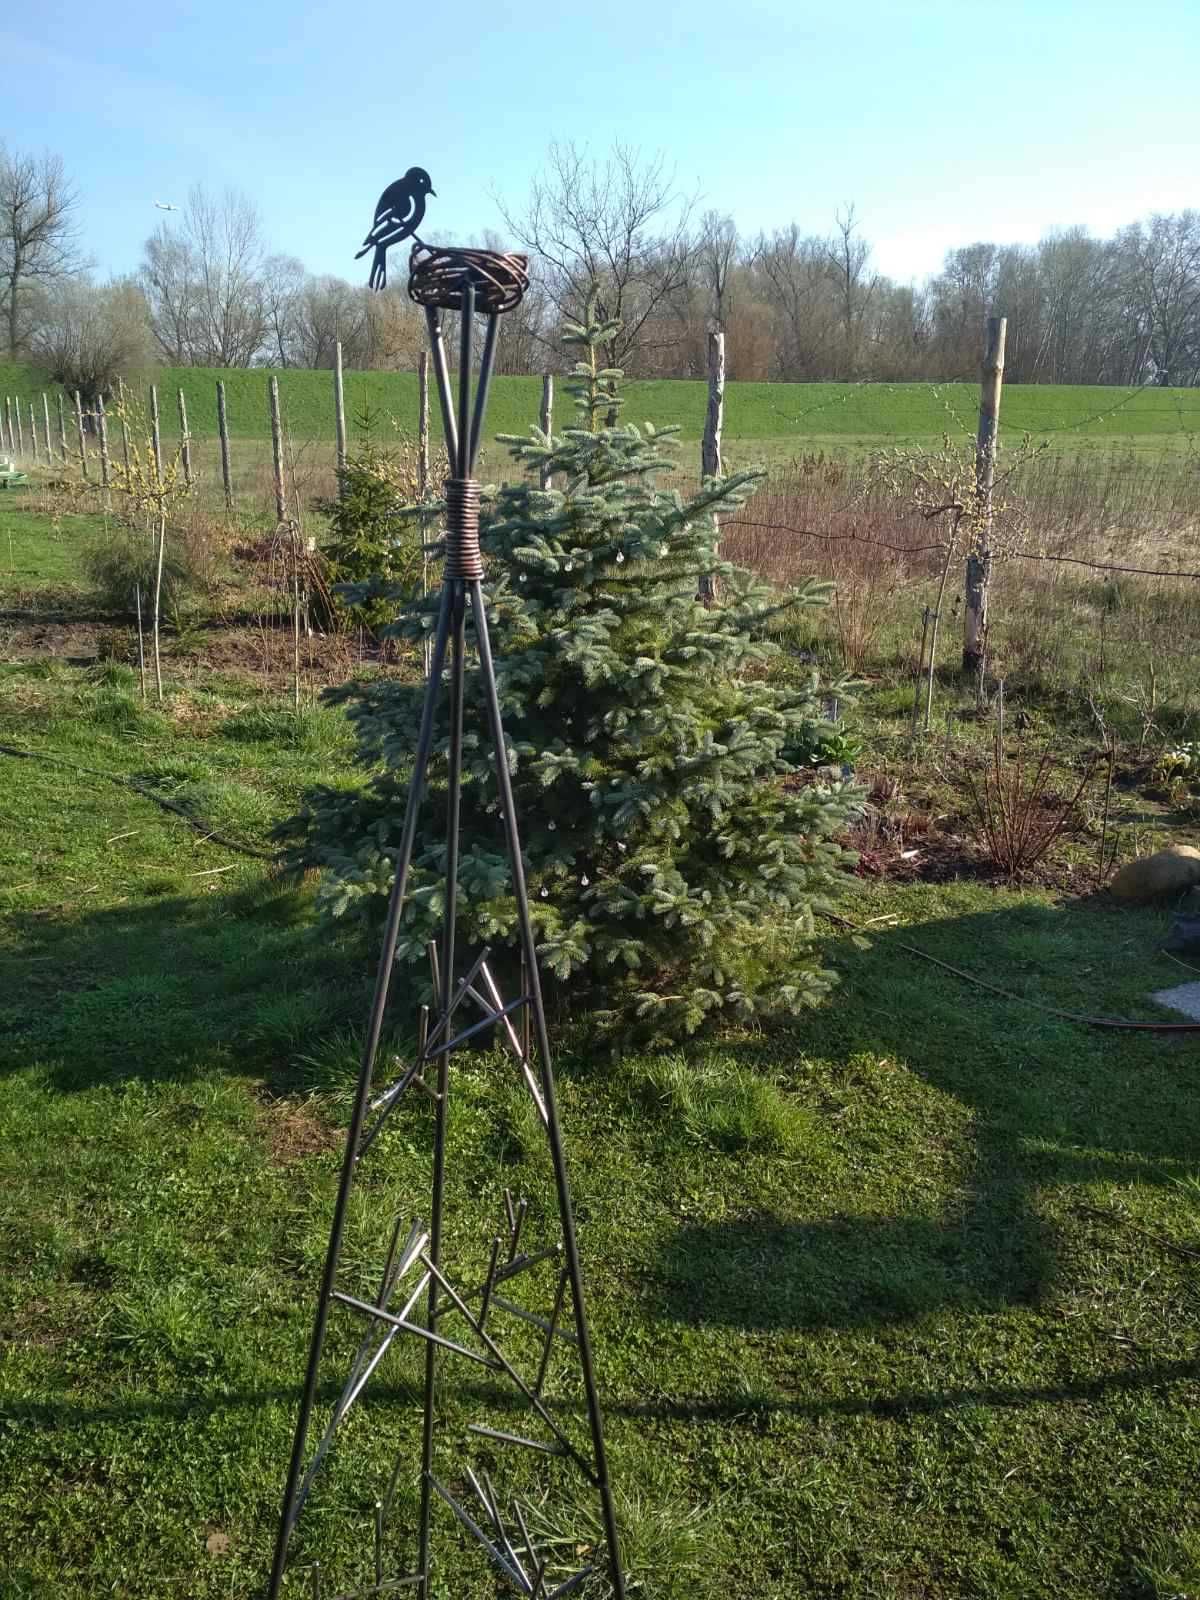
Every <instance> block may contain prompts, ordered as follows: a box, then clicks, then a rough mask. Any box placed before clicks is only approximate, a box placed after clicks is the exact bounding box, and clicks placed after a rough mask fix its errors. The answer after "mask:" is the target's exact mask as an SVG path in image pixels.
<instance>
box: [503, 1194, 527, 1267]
mask: <svg viewBox="0 0 1200 1600" xmlns="http://www.w3.org/2000/svg"><path fill="white" fill-rule="evenodd" d="M528 1210H529V1201H528V1200H522V1201H521V1203H520V1205H519V1206H518V1207H517V1219H516V1221H515V1222H514V1223H513V1227H512V1233H511V1234H510V1236H509V1240H508V1259H509V1260H510V1261H514V1260H515V1259H516V1255H517V1246H518V1244H520V1242H521V1229H522V1228H523V1227H524V1226H525V1214H526V1212H527V1211H528Z"/></svg>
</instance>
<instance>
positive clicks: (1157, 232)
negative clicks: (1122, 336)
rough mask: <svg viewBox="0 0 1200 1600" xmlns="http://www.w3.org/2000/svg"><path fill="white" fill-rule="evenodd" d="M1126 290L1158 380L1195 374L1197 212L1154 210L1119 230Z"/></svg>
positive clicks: (1199, 354)
mask: <svg viewBox="0 0 1200 1600" xmlns="http://www.w3.org/2000/svg"><path fill="white" fill-rule="evenodd" d="M1117 243H1118V246H1119V248H1120V251H1121V254H1122V257H1123V259H1124V264H1125V278H1126V294H1127V297H1128V300H1129V302H1130V305H1131V308H1132V309H1133V310H1134V312H1135V314H1136V315H1137V318H1138V321H1139V324H1140V327H1141V329H1142V332H1143V334H1144V336H1145V342H1146V346H1147V354H1148V357H1149V360H1150V362H1151V363H1152V364H1153V375H1154V381H1155V382H1156V383H1159V384H1189V385H1190V384H1194V383H1196V382H1197V379H1198V378H1200V212H1197V211H1180V212H1179V213H1178V214H1176V215H1174V216H1163V215H1155V216H1152V217H1151V218H1150V219H1149V221H1148V222H1144V223H1140V222H1139V223H1134V224H1133V225H1132V226H1131V227H1128V228H1124V229H1122V231H1121V233H1120V234H1119V235H1118V240H1117Z"/></svg>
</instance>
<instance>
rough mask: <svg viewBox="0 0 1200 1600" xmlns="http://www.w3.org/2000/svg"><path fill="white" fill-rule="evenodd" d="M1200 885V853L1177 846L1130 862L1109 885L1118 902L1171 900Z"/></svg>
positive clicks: (1188, 847)
mask: <svg viewBox="0 0 1200 1600" xmlns="http://www.w3.org/2000/svg"><path fill="white" fill-rule="evenodd" d="M1194 884H1200V850H1196V849H1193V847H1192V846H1191V845H1190V844H1173V845H1171V846H1169V847H1168V848H1167V849H1166V850H1158V851H1156V852H1155V854H1154V855H1152V856H1139V857H1138V859H1137V860H1136V861H1127V862H1126V863H1125V865H1124V866H1123V867H1122V868H1121V870H1120V872H1118V873H1117V875H1116V876H1115V877H1114V878H1113V880H1112V882H1111V883H1110V884H1109V886H1108V888H1109V893H1110V894H1111V895H1112V897H1113V899H1114V900H1123V901H1126V902H1132V901H1137V900H1167V899H1169V898H1170V897H1171V895H1174V894H1182V893H1183V891H1184V890H1185V889H1190V888H1192V886H1193V885H1194Z"/></svg>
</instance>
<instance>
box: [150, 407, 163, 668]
mask: <svg viewBox="0 0 1200 1600" xmlns="http://www.w3.org/2000/svg"><path fill="white" fill-rule="evenodd" d="M150 432H151V436H152V438H153V440H154V481H155V483H161V482H162V424H161V423H160V421H159V417H158V389H157V387H156V386H155V385H154V384H153V383H152V384H151V385H150ZM157 648H158V644H157V634H156V635H155V650H156V651H157ZM155 661H156V670H157V656H156V658H155ZM158 698H159V699H160V700H161V699H162V685H161V683H160V684H159V689H158Z"/></svg>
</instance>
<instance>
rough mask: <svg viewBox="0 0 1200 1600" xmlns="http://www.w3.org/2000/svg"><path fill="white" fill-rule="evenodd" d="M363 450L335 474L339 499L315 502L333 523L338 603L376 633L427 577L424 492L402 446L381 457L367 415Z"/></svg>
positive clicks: (330, 548) (331, 568)
mask: <svg viewBox="0 0 1200 1600" xmlns="http://www.w3.org/2000/svg"><path fill="white" fill-rule="evenodd" d="M358 425H359V429H360V433H361V437H360V439H359V442H358V443H357V444H356V446H355V447H354V449H353V450H351V451H350V452H348V454H347V456H346V464H345V466H343V467H340V468H339V469H338V474H337V478H338V495H337V497H336V498H335V499H333V500H318V501H317V502H316V506H315V509H316V510H317V511H319V512H321V513H322V514H323V515H324V516H325V517H327V518H328V522H329V528H328V533H327V535H326V537H325V539H324V540H323V541H322V546H321V553H322V555H323V556H324V558H325V561H326V563H327V568H328V577H329V580H330V582H332V583H333V584H335V585H337V586H338V587H337V588H336V590H335V597H336V599H337V601H338V602H339V604H340V606H341V607H342V608H343V609H344V610H345V611H346V612H347V613H348V614H349V616H350V617H351V618H352V620H353V621H354V622H355V623H361V624H362V625H363V626H365V627H367V628H369V629H370V630H371V631H372V632H376V631H378V630H379V629H380V628H382V627H383V626H384V624H385V623H388V622H390V621H391V620H392V619H393V618H394V617H395V615H396V611H397V607H398V605H399V604H402V603H403V602H404V601H406V600H409V599H411V598H412V596H413V595H415V594H417V593H418V592H419V589H420V585H421V578H422V573H423V570H424V553H423V549H422V546H423V542H424V541H423V518H424V517H425V516H426V515H427V512H425V511H424V510H423V508H422V507H421V506H420V505H418V504H417V502H418V500H419V498H420V496H421V493H422V489H423V485H422V484H421V483H420V473H419V468H418V463H417V457H416V452H415V451H414V450H413V449H412V447H411V446H410V445H407V444H406V443H405V442H403V441H401V443H400V445H399V446H398V447H397V448H394V449H390V450H388V449H384V448H383V447H382V446H381V445H380V444H379V443H378V442H377V441H376V437H375V423H374V418H373V416H372V414H371V412H370V411H364V412H363V413H362V415H361V416H360V417H359V419H358Z"/></svg>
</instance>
